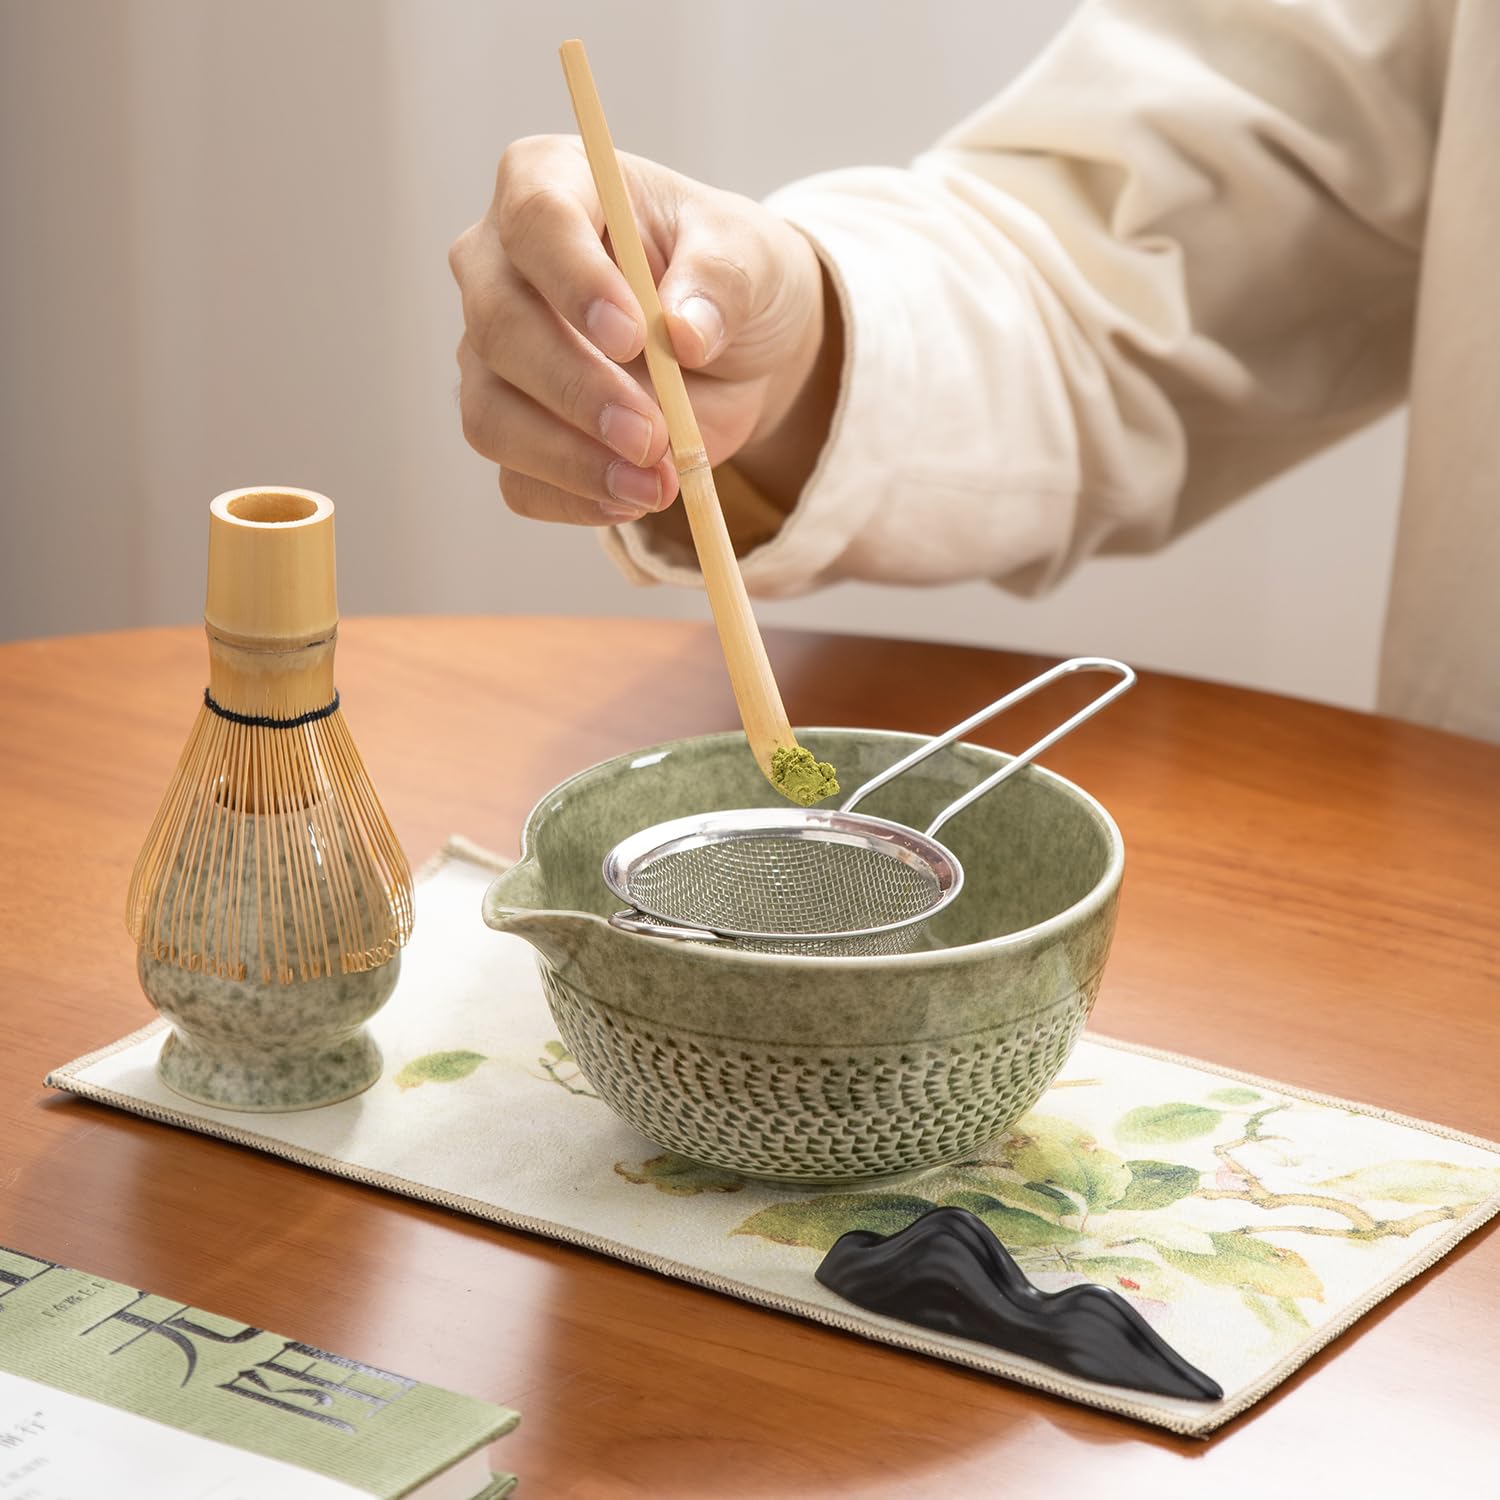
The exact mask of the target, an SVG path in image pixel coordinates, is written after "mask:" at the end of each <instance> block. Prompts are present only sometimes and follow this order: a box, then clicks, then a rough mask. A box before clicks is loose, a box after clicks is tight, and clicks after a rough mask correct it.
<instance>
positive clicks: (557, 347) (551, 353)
mask: <svg viewBox="0 0 1500 1500" xmlns="http://www.w3.org/2000/svg"><path fill="white" fill-rule="evenodd" d="M497 276H498V282H497V285H496V287H495V289H494V298H493V306H494V310H493V313H492V315H491V316H490V318H489V321H488V322H487V323H486V324H485V325H484V326H483V327H482V328H475V327H472V326H471V327H470V328H469V329H468V331H467V333H466V338H467V340H468V343H469V345H470V347H471V348H472V349H473V351H474V352H475V354H476V355H477V357H478V359H479V361H480V363H481V364H483V365H484V366H485V367H486V368H488V369H489V370H491V371H492V372H493V373H494V374H496V375H497V376H499V377H500V379H501V380H503V381H505V382H507V383H508V384H510V385H513V386H515V387H516V389H517V390H520V391H524V392H525V393H526V395H528V396H530V397H531V398H532V400H533V401H535V402H537V403H538V404H539V405H540V406H542V407H544V408H545V409H546V410H547V411H549V412H551V413H552V414H553V415H554V416H557V417H561V418H562V420H563V421H564V422H567V423H568V424H569V425H570V426H573V427H576V428H577V429H578V430H579V431H580V432H585V433H588V434H589V435H590V436H593V437H596V438H598V439H600V440H601V441H602V442H604V443H605V444H607V445H608V446H609V447H610V448H613V449H614V451H615V452H616V453H617V454H619V456H620V457H621V458H624V459H627V460H629V462H630V463H632V464H635V465H638V466H640V467H642V468H649V467H651V466H652V465H654V464H656V463H658V462H659V461H660V460H661V457H662V455H663V454H664V453H665V452H666V451H667V424H666V420H665V419H664V418H663V416H662V414H661V412H660V410H659V409H658V407H657V405H656V403H655V401H653V400H652V399H651V397H650V396H649V395H648V394H647V393H646V391H645V390H643V389H642V387H641V386H640V384H639V383H638V382H637V381H635V380H633V379H632V378H631V376H630V375H629V374H627V373H626V371H625V370H623V369H621V367H620V366H619V365H617V364H615V363H613V362H612V361H610V360H608V359H606V358H605V357H604V356H603V355H602V354H601V353H600V352H599V351H598V350H597V349H595V348H594V347H593V346H592V345H591V344H589V343H588V342H587V341H585V340H584V339H582V338H580V337H579V336H578V334H576V333H575V332H574V331H573V330H572V329H571V328H569V327H567V326H566V325H565V324H564V323H563V321H562V319H561V318H559V317H558V315H557V314H556V313H555V312H554V311H553V310H552V309H551V308H550V307H549V306H548V305H547V304H546V303H545V302H543V301H542V299H541V297H540V296H539V295H538V294H537V293H536V292H535V291H534V290H533V289H532V288H531V287H529V286H527V285H526V284H525V283H523V282H522V281H521V280H520V277H519V276H518V274H517V273H516V272H515V271H514V270H513V269H512V268H510V267H508V266H502V267H500V268H499V270H498V272H497Z"/></svg>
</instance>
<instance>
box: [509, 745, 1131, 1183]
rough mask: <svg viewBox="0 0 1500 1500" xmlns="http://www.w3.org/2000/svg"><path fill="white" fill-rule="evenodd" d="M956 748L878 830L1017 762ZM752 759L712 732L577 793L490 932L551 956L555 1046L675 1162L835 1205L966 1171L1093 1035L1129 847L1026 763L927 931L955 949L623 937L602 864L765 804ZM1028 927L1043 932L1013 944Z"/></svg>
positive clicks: (543, 965) (551, 804)
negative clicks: (790, 947) (682, 823)
mask: <svg viewBox="0 0 1500 1500" xmlns="http://www.w3.org/2000/svg"><path fill="white" fill-rule="evenodd" d="M799 740H800V741H801V742H803V743H806V744H808V745H809V746H810V748H813V749H814V750H815V751H816V752H817V753H818V754H819V755H820V756H823V757H826V758H828V759H831V760H833V762H834V764H835V765H836V766H837V767H838V768H839V771H840V773H841V775H842V776H845V777H846V778H847V779H846V781H845V784H846V785H854V784H857V781H858V779H862V778H863V777H864V776H867V775H869V774H871V773H872V771H873V770H876V769H880V768H881V767H882V766H884V765H888V764H890V763H891V762H892V761H894V760H895V759H896V758H898V756H899V755H901V754H903V753H905V751H906V750H907V749H909V748H910V747H911V746H912V745H914V744H915V743H917V742H918V741H917V740H916V739H915V737H912V736H905V735H888V734H881V733H879V732H875V731H860V730H824V731H818V730H808V731H805V732H799ZM955 752H956V753H952V754H951V758H949V759H948V760H947V762H946V764H945V765H944V766H942V767H937V768H934V770H933V771H932V773H931V775H930V778H929V782H930V784H929V785H927V786H926V788H925V789H922V788H918V787H909V788H907V790H906V792H905V793H904V794H903V795H904V796H905V797H906V800H907V805H906V806H901V805H899V803H898V804H897V805H888V806H886V807H881V808H879V809H876V808H873V807H872V811H876V810H878V811H880V812H881V813H882V815H884V816H894V817H897V818H898V820H900V821H904V822H908V823H911V824H912V825H913V826H917V827H921V826H924V825H925V820H926V818H927V816H928V815H929V814H930V812H931V811H933V810H935V809H934V807H931V806H929V807H923V806H921V805H920V804H921V803H922V802H923V800H924V798H925V799H926V800H927V801H928V802H933V801H934V799H935V805H936V806H941V805H943V803H945V802H946V801H948V800H951V799H952V797H953V796H954V795H956V793H957V792H958V791H961V790H963V789H965V788H967V786H969V785H972V784H973V782H974V781H975V780H977V779H978V778H979V775H980V774H982V773H983V771H984V770H986V769H993V768H994V767H996V766H998V765H999V764H1001V763H1003V761H1004V759H1005V757H1004V756H1003V755H1001V754H999V753H998V752H996V751H990V750H985V749H982V748H980V747H975V746H960V747H955ZM945 755H950V753H948V752H945ZM748 759H749V757H748V755H747V754H746V752H745V749H744V742H743V739H742V738H741V737H740V736H729V735H716V736H706V737H704V738H703V739H700V740H693V741H683V742H680V743H679V744H677V745H674V746H669V747H664V748H659V749H658V750H657V751H651V752H637V753H636V754H635V755H634V756H624V757H620V758H618V759H617V760H615V761H608V762H604V763H603V764H602V765H600V766H596V767H593V768H591V770H589V771H586V772H583V773H581V775H580V776H578V777H575V778H573V779H572V780H571V781H570V782H567V783H564V784H563V785H562V786H561V787H559V788H557V789H555V790H554V791H553V792H551V793H549V794H548V795H547V797H544V798H543V799H542V801H541V802H540V803H539V804H538V806H537V808H536V810H535V811H534V812H533V814H532V816H531V818H530V819H529V820H528V823H527V834H526V841H525V845H524V847H523V857H522V860H521V862H520V864H519V865H517V866H516V867H515V868H514V869H513V870H512V871H511V872H509V873H508V874H507V875H505V876H503V877H501V879H500V880H499V881H497V882H496V883H495V885H494V886H493V887H492V888H491V890H490V892H489V894H488V895H487V897H486V903H485V915H486V920H487V921H489V922H490V924H491V925H492V926H495V927H497V928H500V929H501V930H509V931H515V932H518V933H520V934H521V935H522V936H524V937H527V938H528V939H529V940H530V941H532V942H533V944H534V945H535V946H536V947H537V948H538V949H539V950H540V952H539V965H540V970H541V975H542V980H543V984H544V987H545V989H546V993H547V997H548V1001H549V1004H550V1006H551V1009H552V1014H553V1017H554V1019H555V1020H556V1022H557V1025H558V1030H559V1032H560V1034H561V1037H562V1039H563V1040H564V1042H566V1043H567V1045H568V1047H569V1050H570V1051H571V1052H572V1054H573V1056H574V1058H575V1059H576V1060H577V1062H578V1064H579V1066H580V1068H581V1069H582V1070H583V1072H584V1073H585V1075H586V1076H587V1077H588V1078H589V1079H590V1081H591V1082H592V1084H593V1086H594V1088H595V1089H596V1090H597V1091H598V1093H599V1094H600V1096H601V1097H602V1098H603V1099H604V1100H605V1101H606V1102H607V1103H608V1104H609V1105H610V1106H611V1107H612V1108H613V1109H614V1110H615V1111H616V1112H617V1113H618V1114H619V1115H621V1116H622V1117H623V1118H624V1119H625V1120H627V1121H628V1122H629V1123H630V1124H631V1125H633V1126H635V1128H636V1129H638V1130H640V1131H641V1132H642V1133H643V1134H644V1135H646V1136H648V1137H649V1138H650V1139H652V1140H653V1141H656V1142H657V1143H659V1144H660V1145H662V1146H664V1147H666V1148H668V1149H670V1150H673V1151H676V1152H679V1153H681V1154H682V1155H684V1156H688V1157H692V1158H693V1159H695V1160H698V1161H701V1162H706V1163H708V1164H710V1165H713V1166H716V1167H721V1168H725V1169H727V1170H730V1171H735V1172H739V1173H742V1174H744V1175H746V1176H752V1177H759V1178H765V1179H770V1180H774V1181H779V1182H785V1183H788V1184H790V1183H798V1184H805V1183H816V1184H822V1185H828V1186H833V1185H837V1184H845V1183H856V1182H868V1181H871V1180H875V1179H879V1178H883V1177H890V1176H893V1175H896V1174H899V1173H904V1172H908V1171H912V1170H916V1169H920V1168H923V1167H930V1166H935V1165H938V1164H940V1163H944V1162H951V1161H954V1160H958V1159H961V1158H962V1157H964V1156H965V1155H966V1154H968V1153H970V1152H972V1151H973V1150H974V1149H975V1148H976V1147H978V1146H980V1145H981V1144H983V1143H984V1142H985V1141H987V1140H989V1139H990V1138H991V1137H993V1136H994V1135H996V1134H998V1133H999V1132H1001V1131H1003V1130H1004V1129H1005V1128H1006V1127H1007V1126H1009V1125H1010V1124H1012V1123H1013V1122H1014V1121H1015V1120H1016V1119H1017V1118H1019V1117H1020V1116H1021V1115H1022V1114H1024V1113H1025V1111H1026V1110H1027V1109H1029V1108H1030V1107H1031V1106H1032V1104H1034V1103H1035V1101H1036V1100H1037V1099H1038V1098H1039V1097H1040V1095H1041V1094H1042V1093H1043V1092H1044V1091H1045V1089H1046V1088H1047V1087H1048V1085H1049V1084H1050V1083H1051V1082H1052V1081H1053V1079H1054V1078H1056V1076H1057V1074H1058V1072H1059V1071H1060V1070H1061V1068H1062V1067H1063V1065H1064V1063H1065V1062H1066V1061H1067V1058H1068V1056H1069V1054H1070V1053H1071V1051H1072V1049H1073V1045H1074V1043H1075V1042H1076V1041H1077V1038H1078V1035H1079V1033H1080V1032H1081V1030H1082V1028H1083V1025H1084V1023H1085V1021H1086V1020H1087V1019H1088V1016H1089V1013H1090V1010H1091V1009H1092V1006H1093V1004H1094V1000H1095V997H1096V995H1097V994H1098V990H1099V983H1100V979H1101V976H1102V973H1103V969H1104V964H1105V959H1106V957H1107V955H1108V951H1109V945H1110V940H1111V937H1112V935H1113V930H1114V921H1115V912H1116V908H1117V902H1118V893H1119V885H1120V876H1121V870H1122V866H1123V851H1122V849H1121V845H1120V838H1119V833H1118V830H1117V829H1115V827H1114V824H1113V823H1112V822H1111V821H1110V819H1109V817H1108V815H1107V814H1106V813H1105V812H1104V811H1103V809H1102V808H1100V807H1099V806H1098V804H1097V803H1095V802H1094V801H1093V799H1092V798H1089V797H1088V796H1087V795H1086V794H1085V793H1083V792H1081V791H1079V789H1078V788H1076V787H1073V786H1072V785H1071V784H1070V783H1068V782H1065V781H1063V780H1062V779H1061V778H1059V777H1056V776H1052V775H1051V774H1050V773H1047V772H1040V771H1037V770H1035V769H1034V768H1033V769H1032V770H1029V771H1027V772H1025V773H1023V775H1021V776H1019V777H1017V778H1015V780H1014V781H1013V782H1012V783H1010V787H1009V788H1007V789H1006V790H1005V791H1002V792H1000V793H998V794H997V795H996V797H995V798H993V799H986V802H989V801H993V802H995V803H997V804H998V803H999V802H1000V799H1001V798H1002V797H1008V798H1010V806H1009V807H1008V808H1004V809H1001V810H999V811H995V812H992V813H991V815H990V818H989V825H990V826H985V824H984V820H982V819H980V820H977V821H976V822H975V823H974V824H973V825H971V826H970V827H969V828H968V830H967V834H968V845H969V847H968V852H967V853H965V851H964V849H963V847H962V846H961V845H960V847H958V848H956V849H955V852H956V853H958V854H959V857H960V859H962V860H964V862H965V866H966V872H968V875H969V878H968V883H967V885H966V889H965V891H964V893H963V894H962V896H961V897H960V898H959V902H958V903H956V905H955V910H954V913H953V914H952V916H951V917H949V916H947V915H945V916H944V917H942V918H939V919H938V920H937V921H936V922H934V924H933V926H934V928H935V929H936V931H935V934H934V941H936V942H937V943H939V944H946V945H944V946H937V947H934V948H931V949H929V950H927V951H923V952H917V953H910V954H901V955H894V956H876V957H850V958H827V957H806V956H802V955H782V954H768V953H755V952H744V951H738V950H735V949H732V948H725V947H721V946H716V945H708V944H698V943H682V942H673V941H669V940H662V939H656V938H650V937H642V936H637V935H633V934H629V933H625V932H621V931H619V930H618V929H616V928H614V927H611V926H610V925H609V924H608V922H607V920H605V917H606V916H607V913H608V912H609V911H611V910H613V909H615V907H616V906H617V905H618V902H617V901H616V900H615V898H614V897H613V896H612V895H611V893H610V892H609V891H608V890H607V888H605V886H604V883H603V879H602V876H601V875H600V874H599V865H600V862H601V861H602V859H603V855H604V853H605V852H606V850H607V849H608V848H609V847H611V846H612V844H613V843H614V842H615V840H616V839H618V838H619V837H621V836H623V835H624V834H625V833H627V832H631V831H633V830H634V829H635V828H638V827H644V826H646V825H647V824H649V823H651V822H654V821H658V820H662V819H665V818H667V817H670V816H674V815H676V814H677V813H678V812H679V811H680V810H684V809H685V810H691V805H690V804H691V803H692V802H694V801H697V802H698V803H700V804H702V806H701V807H700V810H706V808H707V807H708V806H718V807H732V806H737V805H753V804H752V803H751V801H750V800H749V799H750V798H751V797H756V798H758V799H759V803H760V805H765V803H766V798H765V796H764V795H763V794H761V793H760V791H759V790H758V789H757V788H756V787H755V785H754V782H753V781H751V780H748V779H740V778H742V777H743V771H742V768H741V766H740V762H742V761H748ZM935 759H937V758H935ZM673 761H676V765H675V766H673V765H672V764H671V763H672V762H673ZM846 768H847V769H846ZM750 769H751V772H752V773H753V770H754V768H753V764H752V765H751V767H750ZM642 772H646V773H649V774H646V775H642V774H640V773H642ZM850 772H852V773H853V774H852V775H851V774H850ZM726 777H727V778H728V782H729V784H727V785H726V784H725V778H726ZM905 779H906V778H902V780H905ZM896 785H897V784H893V786H892V788H891V789H889V790H891V791H892V792H893V793H894V791H895V787H896ZM1011 788H1014V789H1016V792H1018V793H1019V795H1015V794H1013V793H1012V792H1011V790H1010V789H1011ZM1022 788H1025V790H1024V791H1022V790H1021V789H1022ZM872 801H873V799H872ZM984 806H985V803H979V804H976V808H975V810H974V811H976V812H977V810H978V809H979V808H982V807H984ZM962 816H963V817H964V818H968V817H969V816H970V814H969V813H967V812H966V813H965V814H964V815H962ZM919 819H920V820H921V821H919ZM949 827H950V828H951V829H953V830H954V831H955V833H957V832H958V831H959V830H960V820H959V819H955V820H954V822H953V824H951V825H949ZM946 834H947V830H945V836H946ZM997 841H998V844H997ZM955 842H956V843H957V842H959V841H958V840H955ZM999 846H1003V848H1004V850H1005V853H1004V855H1003V856H1000V857H997V856H996V853H995V851H996V849H997V847H999ZM1068 861H1072V862H1073V865H1074V868H1073V870H1072V871H1071V873H1069V871H1067V870H1065V869H1061V868H1060V866H1061V865H1062V864H1065V863H1066V862H1068ZM971 867H972V868H971ZM595 885H597V888H598V889H597V892H596V891H595V890H594V889H593V887H594V886H595ZM1039 890H1040V891H1041V892H1042V896H1041V897H1038V896H1036V894H1035V893H1036V892H1037V891H1039ZM1069 895H1072V896H1073V897H1075V899H1072V900H1071V901H1068V900H1066V899H1065V898H1066V897H1068V896H1069ZM1059 902H1061V903H1063V904H1061V905H1059V904H1058V903H1059ZM964 903H967V906H965V905H964ZM1028 903H1029V904H1028ZM1049 906H1051V907H1055V908H1056V909H1054V910H1047V908H1048V907H1049ZM960 907H962V908H963V909H962V910H960V909H959V908H960ZM1027 916H1031V917H1036V918H1038V920H1033V921H1030V922H1024V923H1023V925H1021V926H1019V927H1017V926H1016V923H1017V922H1018V921H1023V919H1024V918H1025V917H1027ZM989 928H993V929H994V930H993V931H990V932H988V935H985V934H986V932H987V929H989Z"/></svg>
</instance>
